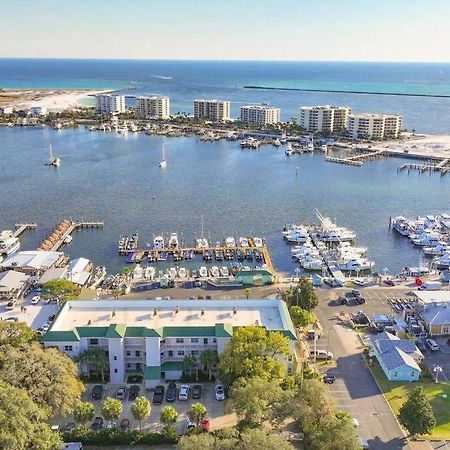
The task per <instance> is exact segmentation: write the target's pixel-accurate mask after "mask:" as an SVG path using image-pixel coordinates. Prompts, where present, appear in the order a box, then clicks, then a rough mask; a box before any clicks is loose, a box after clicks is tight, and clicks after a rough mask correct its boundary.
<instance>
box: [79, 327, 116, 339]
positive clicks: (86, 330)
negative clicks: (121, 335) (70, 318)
mask: <svg viewBox="0 0 450 450" xmlns="http://www.w3.org/2000/svg"><path fill="white" fill-rule="evenodd" d="M76 330H77V331H78V334H79V335H80V337H94V338H95V337H106V333H107V331H108V327H77V328H76Z"/></svg>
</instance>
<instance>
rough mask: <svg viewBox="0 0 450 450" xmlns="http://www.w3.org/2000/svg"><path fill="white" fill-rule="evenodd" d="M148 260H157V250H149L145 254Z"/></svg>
mask: <svg viewBox="0 0 450 450" xmlns="http://www.w3.org/2000/svg"><path fill="white" fill-rule="evenodd" d="M147 259H148V262H155V261H157V260H158V252H157V251H155V250H150V251H149V252H148V256H147Z"/></svg>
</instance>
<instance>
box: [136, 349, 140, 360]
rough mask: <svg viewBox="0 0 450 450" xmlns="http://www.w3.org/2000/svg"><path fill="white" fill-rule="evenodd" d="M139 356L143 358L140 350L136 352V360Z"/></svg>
mask: <svg viewBox="0 0 450 450" xmlns="http://www.w3.org/2000/svg"><path fill="white" fill-rule="evenodd" d="M139 356H141V352H140V350H136V358H139Z"/></svg>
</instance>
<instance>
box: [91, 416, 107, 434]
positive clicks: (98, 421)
mask: <svg viewBox="0 0 450 450" xmlns="http://www.w3.org/2000/svg"><path fill="white" fill-rule="evenodd" d="M103 423H104V420H103V417H100V416H97V417H96V418H95V419H94V421H93V422H92V425H91V428H92V429H93V430H94V431H98V430H101V429H102V428H103Z"/></svg>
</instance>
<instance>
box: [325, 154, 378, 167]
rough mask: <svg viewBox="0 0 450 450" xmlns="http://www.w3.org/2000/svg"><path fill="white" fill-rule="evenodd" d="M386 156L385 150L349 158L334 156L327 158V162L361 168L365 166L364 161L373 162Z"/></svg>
mask: <svg viewBox="0 0 450 450" xmlns="http://www.w3.org/2000/svg"><path fill="white" fill-rule="evenodd" d="M385 155H386V151H385V150H375V151H371V152H364V153H360V154H358V155H354V156H349V157H347V158H335V157H333V156H326V157H325V161H328V162H334V163H337V164H348V165H351V166H358V167H361V166H362V165H363V164H364V161H371V160H374V159H377V158H379V157H381V156H385Z"/></svg>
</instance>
